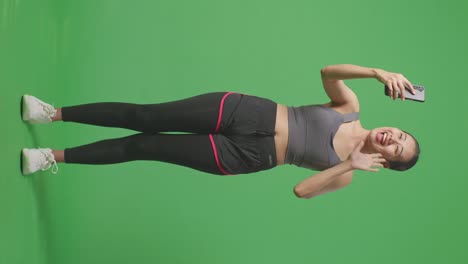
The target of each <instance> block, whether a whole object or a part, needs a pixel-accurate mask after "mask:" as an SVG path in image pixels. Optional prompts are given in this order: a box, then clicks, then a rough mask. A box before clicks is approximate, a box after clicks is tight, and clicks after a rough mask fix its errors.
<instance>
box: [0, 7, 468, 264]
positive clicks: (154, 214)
mask: <svg viewBox="0 0 468 264" xmlns="http://www.w3.org/2000/svg"><path fill="white" fill-rule="evenodd" d="M461 3H462V1H456V0H447V1H411V2H408V1H403V0H395V1H371V0H365V1H346V0H338V1H334V2H329V1H306V0H291V1H277V0H275V1H271V0H270V1H269V0H241V1H220V0H199V1H156V0H154V1H150V0H147V1H144V0H136V1H123V0H80V1H66V0H55V1H53V0H0V89H1V91H2V95H1V97H0V110H1V111H2V113H3V118H4V120H3V122H2V123H3V125H2V129H1V130H0V135H1V137H0V138H1V144H2V146H4V148H3V150H2V151H1V152H0V159H1V164H2V172H1V174H0V263H1V264H4V263H5V264H16V263H28V264H36V263H37V264H38V263H44V264H45V263H47V264H49V263H50V264H62V263H67V264H74V263H87V264H89V263H190V264H192V263H217V264H218V263H223V264H238V263H242V264H249V263H321V264H325V263H360V264H364V263H379V264H386V263H388V264H394V263H411V264H413V263H466V259H467V258H468V253H467V252H468V251H466V246H467V244H468V238H467V237H468V227H467V223H468V212H467V206H466V204H467V202H468V192H467V186H468V178H467V173H466V169H465V167H464V166H465V164H466V161H465V160H466V158H465V156H466V155H465V154H466V147H467V146H468V144H467V143H468V140H467V139H466V134H467V122H466V120H465V119H466V114H467V113H468V111H467V109H466V108H465V106H466V98H467V96H468V89H467V87H466V78H465V76H466V71H467V66H466V61H467V59H468V56H467V53H468V52H467V49H466V47H468V43H467V42H468V41H467V40H468V39H467V34H466V32H467V25H468V16H466V14H467V12H468V5H467V4H464V3H463V4H461ZM334 63H353V64H358V65H364V66H371V67H380V68H383V69H387V70H390V71H397V72H402V73H403V74H405V76H407V77H408V79H410V81H412V82H413V83H418V84H423V85H425V86H426V87H427V102H426V103H424V104H418V103H411V102H408V101H407V102H400V101H398V102H393V101H391V100H389V99H387V98H385V97H384V96H383V88H382V86H381V85H380V84H379V83H377V82H376V81H373V80H357V81H351V82H349V85H350V86H351V87H352V88H353V89H354V90H355V91H356V93H357V94H358V96H359V98H360V103H361V110H362V111H361V119H362V120H363V121H362V123H363V125H364V126H365V127H367V128H372V127H378V126H397V127H401V128H403V129H405V130H408V131H409V132H412V133H413V134H414V135H415V136H417V138H418V139H419V141H420V144H421V149H422V154H421V160H420V163H419V164H418V165H417V166H416V167H415V169H413V170H411V171H410V172H408V173H397V172H392V171H384V172H380V173H377V174H375V173H366V172H358V173H356V176H355V177H354V180H353V183H352V184H351V186H350V187H348V188H346V189H343V190H340V191H338V192H336V193H332V194H327V195H324V196H321V197H317V198H314V199H311V200H300V199H297V198H296V197H295V196H294V194H293V192H292V189H293V187H294V185H295V184H297V183H298V182H299V181H301V180H302V179H304V178H306V177H308V176H310V175H312V174H314V173H315V172H313V171H309V170H307V169H302V168H298V167H295V166H281V167H279V168H275V169H273V170H269V171H263V172H259V173H256V174H251V175H241V176H233V177H219V176H214V175H210V174H204V173H202V172H199V171H195V170H191V169H189V168H185V167H181V166H176V165H171V164H165V163H161V162H144V161H140V162H132V163H125V164H117V165H109V166H89V165H71V164H60V167H59V173H58V174H57V175H53V174H51V173H50V171H47V172H42V173H38V174H35V175H31V176H27V177H25V176H22V175H21V174H20V170H19V154H20V149H21V148H22V147H53V148H65V147H72V146H77V145H81V144H85V143H90V142H93V141H97V140H101V139H105V138H111V137H119V136H124V135H129V134H132V133H133V132H131V131H126V130H122V129H110V128H101V127H92V126H85V125H80V124H70V123H67V124H63V123H55V124H52V125H37V126H30V125H26V124H24V123H23V122H22V121H21V119H20V115H19V102H20V98H21V95H22V94H25V93H28V94H33V95H36V96H38V97H39V98H41V99H43V100H45V101H47V102H50V103H53V104H54V105H55V106H65V105H72V104H79V103H87V102H97V101H126V102H135V103H156V102H164V101H169V100H176V99H181V98H185V97H189V96H193V95H196V94H200V93H206V92H211V91H238V92H243V93H248V94H254V95H258V96H263V97H267V98H270V99H272V100H274V101H276V102H279V103H283V104H286V105H289V106H298V105H305V104H314V103H323V102H325V101H326V99H327V97H326V95H325V93H324V91H323V90H322V88H321V83H320V78H319V70H320V68H321V67H323V66H325V65H327V64H334Z"/></svg>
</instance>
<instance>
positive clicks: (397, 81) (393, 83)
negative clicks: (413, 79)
mask: <svg viewBox="0 0 468 264" xmlns="http://www.w3.org/2000/svg"><path fill="white" fill-rule="evenodd" d="M376 78H377V80H379V81H380V82H381V83H383V84H385V85H386V86H387V87H388V89H389V92H390V97H391V98H393V100H395V99H396V98H397V96H398V95H399V96H400V97H401V100H405V86H406V87H407V88H409V90H410V92H411V93H412V94H415V93H416V92H415V91H414V88H413V85H412V84H411V83H410V82H409V81H408V79H406V78H405V76H403V74H401V73H394V72H388V71H384V70H380V69H379V70H376Z"/></svg>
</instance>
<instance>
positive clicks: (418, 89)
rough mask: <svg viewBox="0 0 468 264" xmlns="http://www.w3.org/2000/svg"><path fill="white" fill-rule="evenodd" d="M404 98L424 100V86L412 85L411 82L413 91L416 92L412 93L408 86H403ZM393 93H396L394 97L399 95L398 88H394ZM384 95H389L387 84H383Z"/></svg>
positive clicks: (417, 100)
mask: <svg viewBox="0 0 468 264" xmlns="http://www.w3.org/2000/svg"><path fill="white" fill-rule="evenodd" d="M405 88H406V89H405V98H406V99H408V100H413V101H416V102H424V100H425V97H426V96H425V92H426V89H425V88H424V86H422V85H414V84H413V88H414V91H415V92H416V93H415V94H412V93H411V92H410V91H409V89H408V87H406V86H405ZM393 92H394V93H397V95H396V97H400V95H399V94H400V90H394V91H393ZM385 95H387V96H389V95H390V89H389V88H388V86H387V85H385Z"/></svg>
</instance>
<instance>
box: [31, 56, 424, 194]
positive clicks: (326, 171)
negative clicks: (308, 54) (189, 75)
mask: <svg viewBox="0 0 468 264" xmlns="http://www.w3.org/2000/svg"><path fill="white" fill-rule="evenodd" d="M321 75H322V82H323V86H324V88H325V91H326V93H327V95H328V96H329V97H330V99H331V101H330V102H329V103H326V104H323V105H307V106H301V107H287V106H285V105H282V104H277V103H275V102H273V101H271V100H269V99H266V98H260V97H256V96H252V95H245V94H239V93H233V92H214V93H208V94H202V95H198V96H194V97H191V98H187V99H183V100H179V101H173V102H166V103H160V104H151V105H136V104H128V103H93V104H86V105H77V106H70V107H63V108H57V109H55V108H53V107H52V106H51V105H49V104H47V103H44V102H42V101H40V100H39V99H37V98H35V97H33V96H28V95H25V96H23V103H22V105H23V109H22V111H23V113H22V116H23V120H25V121H28V122H30V123H49V122H53V121H60V120H62V121H69V122H78V123H85V124H93V125H100V126H108V127H121V128H128V129H132V130H136V131H140V132H142V133H139V134H135V135H132V136H128V137H124V138H117V139H110V140H103V141H99V142H95V143H92V144H89V145H84V146H80V147H75V148H68V149H65V150H51V149H48V148H47V149H23V151H22V163H23V164H22V168H23V174H30V173H33V172H35V171H38V170H46V169H48V168H50V167H53V169H52V172H53V173H56V171H57V170H58V167H57V164H56V163H57V162H65V163H80V164H112V163H120V162H126V161H132V160H157V161H163V162H169V163H173V164H178V165H182V166H187V167H191V168H193V169H196V170H200V171H204V172H208V173H212V174H217V175H234V174H245V173H253V172H257V171H261V170H267V169H271V168H273V167H275V166H279V165H283V164H294V165H297V166H301V167H306V168H311V169H315V170H321V172H320V173H318V174H316V175H314V176H313V177H309V178H307V179H305V180H303V181H302V182H300V183H299V184H297V185H296V186H295V187H294V193H295V195H296V196H297V197H300V198H311V197H314V196H316V195H319V194H323V193H326V192H330V191H334V190H337V189H340V188H343V187H345V186H347V185H348V184H349V183H350V182H351V179H352V176H353V171H354V170H356V169H359V170H366V171H378V167H386V168H390V169H395V170H407V169H409V168H411V167H412V166H413V165H414V164H415V163H416V161H417V159H418V157H419V145H418V143H417V141H416V140H415V138H414V137H413V136H411V135H410V134H408V133H407V132H404V131H402V130H400V129H398V128H393V127H381V128H375V129H372V130H367V129H365V128H363V127H362V126H361V123H360V120H359V102H358V99H357V97H356V95H355V94H354V92H353V91H352V90H351V89H350V88H349V87H347V86H346V85H345V83H344V82H343V80H345V79H353V78H376V79H377V80H379V81H380V82H382V83H384V84H386V85H387V86H388V87H389V88H390V96H391V98H393V99H394V100H395V99H396V98H397V92H398V94H400V96H401V99H402V100H404V99H405V98H404V92H403V91H404V89H405V86H406V87H407V88H408V89H409V90H410V92H412V93H414V90H413V87H412V85H411V83H410V82H409V81H408V80H407V79H406V78H405V77H404V76H403V75H401V74H397V73H391V72H387V71H384V70H381V69H374V68H366V67H361V66H356V65H331V66H327V67H325V68H323V69H322V70H321ZM168 131H178V132H189V133H194V134H162V133H159V132H168Z"/></svg>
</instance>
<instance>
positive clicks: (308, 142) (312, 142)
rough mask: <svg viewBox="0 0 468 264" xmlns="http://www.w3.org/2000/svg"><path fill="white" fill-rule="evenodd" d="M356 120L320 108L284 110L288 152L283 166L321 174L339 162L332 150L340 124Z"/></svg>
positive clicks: (350, 114)
mask: <svg viewBox="0 0 468 264" xmlns="http://www.w3.org/2000/svg"><path fill="white" fill-rule="evenodd" d="M358 119H359V112H354V113H349V114H340V113H338V112H337V111H335V110H334V109H332V108H329V107H326V106H322V105H305V106H299V107H289V106H288V131H289V132H288V133H289V138H288V148H287V150H286V158H285V163H288V164H294V165H296V166H299V167H304V168H309V169H314V170H324V169H327V168H330V167H333V166H334V165H336V164H338V163H340V162H341V160H340V158H339V157H338V155H337V154H336V152H335V149H334V148H333V138H334V137H335V133H336V131H337V130H338V127H339V126H340V124H342V123H345V122H351V121H354V120H358Z"/></svg>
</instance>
